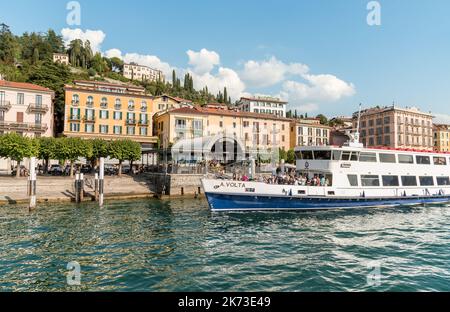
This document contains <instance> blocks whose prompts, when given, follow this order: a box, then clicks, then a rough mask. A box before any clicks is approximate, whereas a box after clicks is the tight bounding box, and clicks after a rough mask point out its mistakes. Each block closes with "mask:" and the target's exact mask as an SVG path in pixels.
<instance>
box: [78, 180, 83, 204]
mask: <svg viewBox="0 0 450 312" xmlns="http://www.w3.org/2000/svg"><path fill="white" fill-rule="evenodd" d="M78 183H79V185H80V186H79V189H78V192H79V193H80V195H79V196H78V197H79V199H80V203H81V202H82V201H83V200H84V175H83V174H82V173H80V181H79V182H78Z"/></svg>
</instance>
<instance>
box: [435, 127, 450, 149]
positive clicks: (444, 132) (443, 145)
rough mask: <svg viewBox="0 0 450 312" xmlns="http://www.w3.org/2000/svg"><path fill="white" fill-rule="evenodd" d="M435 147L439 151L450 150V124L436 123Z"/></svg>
mask: <svg viewBox="0 0 450 312" xmlns="http://www.w3.org/2000/svg"><path fill="white" fill-rule="evenodd" d="M433 136H434V149H435V150H436V151H438V152H450V125H434V126H433Z"/></svg>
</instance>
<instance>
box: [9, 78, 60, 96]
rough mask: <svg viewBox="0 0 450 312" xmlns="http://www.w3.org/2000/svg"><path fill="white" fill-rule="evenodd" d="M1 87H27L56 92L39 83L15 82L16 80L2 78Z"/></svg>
mask: <svg viewBox="0 0 450 312" xmlns="http://www.w3.org/2000/svg"><path fill="white" fill-rule="evenodd" d="M0 87H5V88H14V89H26V90H33V91H41V92H51V93H54V92H53V91H52V90H50V89H49V88H45V87H42V86H38V85H35V84H32V83H28V82H15V81H7V80H0Z"/></svg>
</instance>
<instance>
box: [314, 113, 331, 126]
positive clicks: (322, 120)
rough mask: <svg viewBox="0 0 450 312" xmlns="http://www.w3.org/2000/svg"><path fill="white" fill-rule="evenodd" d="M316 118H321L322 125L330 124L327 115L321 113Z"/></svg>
mask: <svg viewBox="0 0 450 312" xmlns="http://www.w3.org/2000/svg"><path fill="white" fill-rule="evenodd" d="M316 118H318V119H320V124H322V125H326V124H328V118H327V117H326V116H325V115H323V114H319V115H317V116H316Z"/></svg>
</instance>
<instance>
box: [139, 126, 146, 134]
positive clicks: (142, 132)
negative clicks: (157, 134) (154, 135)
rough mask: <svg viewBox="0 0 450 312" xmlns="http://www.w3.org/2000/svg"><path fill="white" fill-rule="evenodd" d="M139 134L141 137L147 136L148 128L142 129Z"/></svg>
mask: <svg viewBox="0 0 450 312" xmlns="http://www.w3.org/2000/svg"><path fill="white" fill-rule="evenodd" d="M139 134H140V135H147V128H146V127H140V129H139Z"/></svg>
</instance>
